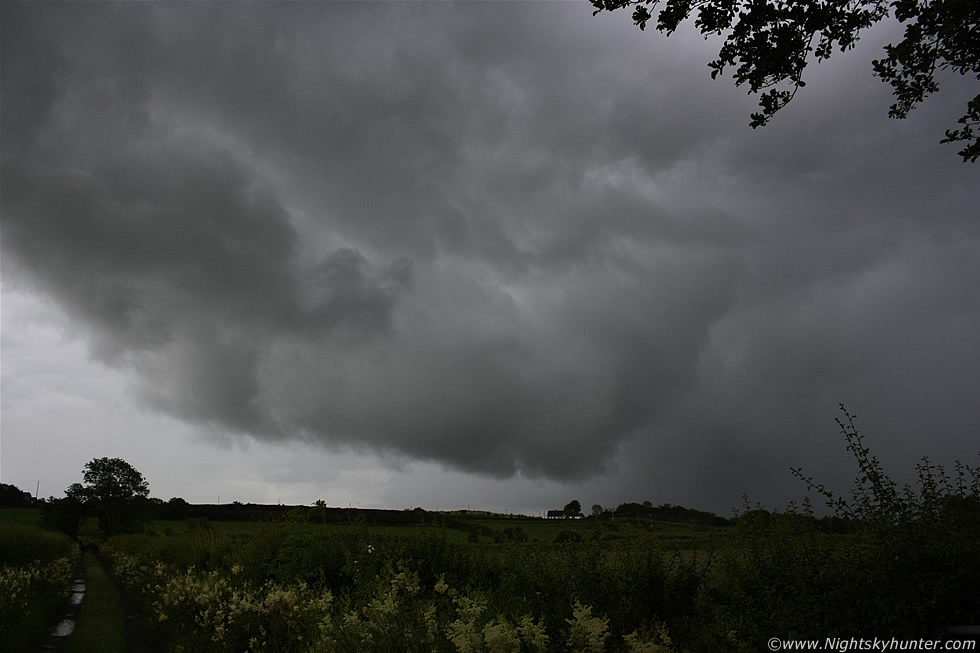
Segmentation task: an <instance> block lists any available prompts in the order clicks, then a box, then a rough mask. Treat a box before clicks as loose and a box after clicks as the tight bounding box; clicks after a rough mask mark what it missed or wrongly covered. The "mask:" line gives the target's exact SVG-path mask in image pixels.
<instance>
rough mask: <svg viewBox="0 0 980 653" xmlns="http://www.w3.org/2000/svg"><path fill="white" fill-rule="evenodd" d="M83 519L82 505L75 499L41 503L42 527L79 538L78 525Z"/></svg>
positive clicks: (51, 499)
mask: <svg viewBox="0 0 980 653" xmlns="http://www.w3.org/2000/svg"><path fill="white" fill-rule="evenodd" d="M81 519H82V503H81V502H80V501H79V500H78V499H75V498H72V497H65V498H63V499H55V498H54V497H51V498H49V499H48V500H47V501H44V502H42V503H41V526H42V527H43V528H47V529H49V530H52V531H61V532H62V533H65V534H66V535H68V536H69V537H78V523H79V521H81Z"/></svg>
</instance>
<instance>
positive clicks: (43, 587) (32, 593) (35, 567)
mask: <svg viewBox="0 0 980 653" xmlns="http://www.w3.org/2000/svg"><path fill="white" fill-rule="evenodd" d="M0 513H3V514H2V515H0V517H3V518H2V519H0V651H22V650H26V649H27V648H28V647H29V646H30V645H31V643H33V642H35V641H37V640H38V639H39V638H41V637H42V636H43V635H44V634H46V632H47V630H48V629H49V628H50V627H51V625H52V624H51V621H52V619H53V618H54V616H55V614H56V611H57V609H58V606H59V605H60V603H61V602H62V601H63V600H64V599H65V598H66V597H67V596H68V594H69V593H70V591H71V580H72V576H73V572H74V570H75V567H76V565H77V564H78V557H79V547H78V544H76V543H74V542H72V540H71V539H70V538H69V537H67V536H66V535H64V534H63V533H54V532H50V531H44V530H41V529H40V528H38V527H37V526H36V525H34V524H31V523H23V522H29V521H32V520H29V519H28V518H27V517H29V516H32V515H31V513H33V516H34V517H36V514H37V513H36V511H33V510H28V511H25V510H24V509H19V508H3V509H0Z"/></svg>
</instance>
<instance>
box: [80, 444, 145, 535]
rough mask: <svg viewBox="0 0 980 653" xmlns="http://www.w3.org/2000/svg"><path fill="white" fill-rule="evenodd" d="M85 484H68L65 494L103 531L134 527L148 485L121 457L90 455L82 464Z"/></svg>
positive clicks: (138, 520)
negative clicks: (78, 504)
mask: <svg viewBox="0 0 980 653" xmlns="http://www.w3.org/2000/svg"><path fill="white" fill-rule="evenodd" d="M82 478H83V480H84V481H85V484H84V485H82V484H80V483H72V484H71V485H70V486H69V487H68V489H67V490H65V494H66V495H67V496H68V498H70V499H74V500H77V501H79V502H80V503H81V504H83V505H84V506H85V508H86V510H87V511H88V512H90V513H92V514H94V515H96V516H97V517H98V518H99V525H100V526H101V527H102V532H103V534H104V535H105V536H106V537H108V536H109V535H113V534H115V533H120V532H126V531H132V530H137V529H138V527H139V525H140V522H141V518H142V514H143V512H144V507H145V506H144V504H145V502H146V499H147V497H148V496H149V494H150V485H149V483H147V482H146V479H144V478H143V475H142V474H140V473H139V472H138V471H136V469H135V468H134V467H133V466H132V465H130V464H129V463H127V462H126V461H125V460H123V459H122V458H94V459H92V460H90V461H89V462H87V463H86V464H85V471H84V472H83V474H82Z"/></svg>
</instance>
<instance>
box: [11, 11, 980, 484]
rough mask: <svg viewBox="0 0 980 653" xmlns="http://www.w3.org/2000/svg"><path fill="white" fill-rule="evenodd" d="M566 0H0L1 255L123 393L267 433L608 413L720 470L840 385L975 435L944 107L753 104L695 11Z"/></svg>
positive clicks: (440, 445)
mask: <svg viewBox="0 0 980 653" xmlns="http://www.w3.org/2000/svg"><path fill="white" fill-rule="evenodd" d="M583 4H584V5H585V6H584V7H576V6H565V5H555V4H544V5H538V4H530V3H529V4H512V3H506V4H497V3H486V4H478V3H470V4H463V5H446V4H442V3H439V4H427V3H423V4H419V3H411V4H395V3H383V4H381V3H379V4H374V3H367V4H364V3H361V4H349V5H348V4H340V3H323V4H320V3H310V4H302V5H289V6H288V7H286V8H284V7H277V6H274V5H263V4H250V5H228V4H219V3H215V4H195V5H182V4H175V5H171V4H145V5H92V4H85V5H61V4H39V5H28V4H20V3H4V4H3V27H2V29H3V45H2V47H3V53H2V54H3V57H2V66H3V80H4V88H3V94H2V102H3V107H2V109H3V120H2V142H3V144H4V149H3V196H2V210H3V222H2V229H3V233H2V235H3V240H2V244H3V255H4V256H3V265H4V270H3V271H4V276H5V279H23V280H25V281H26V282H27V283H30V284H32V285H33V286H34V287H36V288H37V289H38V290H39V291H41V292H43V293H46V294H48V295H50V296H52V297H53V298H55V300H56V301H57V302H58V303H59V304H61V305H62V306H63V307H65V309H66V310H67V311H68V312H69V314H70V315H72V316H73V318H74V320H75V321H76V322H77V324H78V325H79V326H80V327H81V328H82V329H84V330H85V332H86V333H87V334H88V337H89V339H90V342H91V345H92V351H93V353H94V355H95V356H97V357H98V358H99V359H100V360H103V361H105V362H106V363H108V364H111V365H115V366H121V367H125V368H130V369H133V370H135V371H136V372H137V373H138V375H139V378H140V379H141V383H140V386H139V388H138V389H137V392H138V396H139V397H140V399H141V400H142V401H143V402H144V403H145V404H146V405H148V406H151V407H153V408H155V409H158V410H161V411H164V412H166V413H168V414H171V415H174V416H177V417H179V418H181V419H185V420H187V421H191V422H196V423H207V424H213V425H215V426H218V427H220V428H224V429H228V430H230V431H232V432H235V433H240V434H248V435H252V436H254V437H259V438H272V439H286V438H302V439H306V440H310V441H315V442H322V443H324V444H325V445H327V446H335V445H345V446H353V447H355V448H367V449H371V450H377V451H383V452H387V453H392V454H395V455H405V456H409V457H416V458H421V459H427V460H435V461H439V462H443V463H446V464H449V465H452V466H456V467H458V468H460V469H464V470H469V471H475V472H481V473H488V474H492V475H500V476H506V475H510V474H514V473H516V472H520V473H522V474H525V475H528V476H544V477H550V478H559V479H565V478H581V477H584V476H587V475H590V474H594V473H597V472H602V471H603V470H608V469H611V468H610V465H616V464H619V465H621V466H625V467H626V468H627V469H626V470H625V472H624V479H626V478H627V477H630V474H629V473H628V472H629V469H634V468H635V467H636V466H637V465H638V464H639V463H637V462H636V461H629V460H627V461H620V462H619V463H616V455H617V453H618V452H621V451H622V450H623V447H624V446H633V447H638V448H639V449H642V450H647V449H648V450H650V451H652V452H657V453H656V455H657V456H658V464H666V465H668V466H670V467H674V468H677V467H678V466H681V467H682V468H683V469H685V470H687V476H688V477H689V478H691V479H692V480H691V483H692V485H694V486H697V487H699V488H700V489H699V490H698V496H699V497H701V498H703V500H705V501H714V500H717V499H718V497H721V496H731V493H732V492H733V491H734V492H738V491H740V489H742V488H740V487H739V483H740V482H745V479H746V478H753V475H755V476H754V478H753V481H752V482H761V483H765V482H767V479H770V478H771V474H772V473H774V472H773V470H776V469H780V470H784V469H785V466H784V463H786V462H788V463H792V464H799V463H800V462H802V461H800V460H796V459H793V457H792V455H793V454H797V453H799V454H802V455H804V456H806V457H808V459H809V460H819V459H820V455H821V454H820V451H819V449H820V448H819V447H818V446H817V445H816V444H814V442H815V440H814V435H815V434H816V433H826V432H827V431H828V429H827V424H828V422H830V420H831V419H832V417H833V408H834V406H835V405H836V402H837V401H839V400H842V399H843V400H847V401H849V402H852V403H853V402H857V403H859V404H860V405H861V407H862V412H864V413H868V412H872V411H873V412H874V413H877V414H878V415H879V417H880V420H881V421H880V424H881V425H882V426H887V427H888V428H894V429H896V431H897V433H898V435H897V437H899V438H904V440H903V441H904V442H907V443H918V444H920V445H921V446H920V447H919V448H920V449H923V450H922V451H919V450H916V451H915V452H913V453H915V454H918V453H926V452H928V451H929V450H930V449H928V448H927V434H925V433H915V432H913V431H912V430H911V428H910V425H911V422H910V421H909V419H908V409H907V405H908V403H909V402H911V401H913V400H914V399H915V398H917V397H921V398H922V399H923V403H924V404H925V405H924V406H922V407H921V408H920V409H919V410H920V411H926V412H928V413H929V414H930V415H931V416H933V417H935V418H936V419H937V420H938V422H937V423H936V426H938V427H940V428H941V429H942V433H943V434H944V436H943V438H944V440H943V443H942V444H941V446H940V448H941V449H942V453H943V454H953V455H964V454H963V451H962V449H963V444H964V443H965V442H969V441H970V440H969V438H971V437H973V433H972V429H974V428H975V426H976V424H977V421H978V420H977V418H978V412H977V408H976V407H975V406H974V405H973V404H972V403H971V402H969V401H967V400H966V397H969V396H977V395H978V394H980V393H978V392H977V390H978V388H977V387H976V385H977V380H976V378H975V374H973V373H972V372H971V370H975V369H977V365H978V364H980V351H978V346H977V344H976V340H975V338H973V337H971V335H970V334H971V333H973V332H975V331H976V328H977V326H978V321H980V315H978V302H977V296H976V292H975V290H974V289H973V288H974V286H975V282H976V280H977V279H978V278H980V269H978V268H980V265H978V264H977V260H980V256H978V254H980V232H978V228H977V226H976V225H977V221H976V214H977V209H978V205H977V200H976V197H975V194H972V193H971V192H970V190H969V189H970V187H971V185H972V184H973V182H975V177H976V173H975V172H974V171H971V170H967V169H965V168H964V167H962V166H960V165H959V164H958V163H956V162H955V161H953V156H952V154H951V153H950V152H948V151H945V150H941V149H938V148H936V147H935V146H934V140H935V133H934V132H935V130H936V129H937V125H938V124H940V122H941V120H940V119H939V118H937V119H936V120H932V118H933V117H934V116H939V115H941V113H942V112H941V109H942V107H939V108H936V109H929V110H927V111H923V112H922V113H926V114H927V115H928V116H929V119H930V120H932V121H931V122H929V123H928V124H926V125H924V127H923V129H924V130H925V131H926V133H927V135H928V136H929V137H928V138H922V137H919V136H918V135H917V133H916V132H915V131H914V129H912V128H911V127H908V126H907V125H903V127H902V130H901V131H899V132H898V133H900V134H902V135H903V137H904V138H906V140H903V141H902V142H901V143H899V144H896V143H895V142H894V141H895V138H896V136H895V134H896V132H894V131H892V132H889V131H887V130H886V129H885V127H883V126H882V125H883V124H884V125H887V124H888V123H885V122H884V117H883V116H884V111H883V109H882V108H881V106H876V105H875V104H874V103H875V102H880V101H881V100H882V99H883V98H884V99H887V93H884V92H882V93H878V94H877V95H875V94H872V95H871V96H870V98H871V99H869V100H862V101H855V102H854V103H853V104H851V105H849V106H848V107H847V110H846V112H843V113H842V114H841V115H838V116H835V115H832V114H828V113H826V112H824V113H819V112H814V113H813V114H812V115H811V116H807V117H806V119H804V120H801V119H800V117H799V114H797V117H796V118H793V116H792V114H791V115H790V116H788V117H787V118H786V120H783V121H782V122H779V123H778V124H776V125H774V126H773V127H771V128H768V129H767V130H766V132H765V133H759V134H756V133H753V132H751V131H750V130H748V129H746V128H745V126H744V123H745V115H746V113H747V110H749V109H750V108H751V103H750V102H745V101H744V99H745V98H743V97H742V94H741V93H739V92H734V91H732V89H730V88H728V87H727V86H725V85H723V84H720V83H717V84H715V85H710V84H709V85H699V84H697V83H695V82H692V81H691V80H692V79H700V78H702V77H705V73H704V69H703V61H705V60H707V58H709V57H710V51H707V50H703V49H699V48H700V47H701V46H700V44H699V42H698V41H697V40H696V39H695V40H686V41H685V40H683V39H684V37H683V36H681V37H680V39H675V41H676V42H669V43H667V44H663V43H660V40H659V39H657V38H656V35H643V34H638V33H634V32H635V30H631V29H630V28H629V26H628V25H626V26H625V27H626V28H627V29H617V28H616V27H615V26H614V24H613V23H610V22H609V21H608V20H607V21H601V20H599V19H591V17H590V12H589V11H588V5H587V3H583ZM627 22H628V21H627ZM651 37H652V38H651ZM655 39H656V40H655ZM664 53H673V54H675V55H677V54H678V53H684V54H686V57H683V56H675V57H669V58H668V57H665V56H661V55H663V54H664ZM855 56H857V55H855ZM686 58H690V59H692V60H693V61H696V62H697V63H679V62H683V61H685V59H686ZM671 62H673V63H671ZM863 83H864V84H867V85H870V84H874V83H876V82H874V80H872V79H871V77H870V75H868V76H866V77H865V78H864V79H863ZM855 88H856V87H855V86H854V85H853V84H850V82H849V80H844V82H842V83H841V86H840V87H839V88H837V89H836V91H834V89H833V88H831V89H829V91H830V93H829V95H832V93H833V92H836V93H838V94H839V95H837V96H834V97H836V98H837V99H838V101H839V103H841V102H845V101H847V100H848V98H849V97H850V94H852V93H853V92H854V91H855ZM825 101H826V96H825V97H822V98H821V100H820V103H819V106H822V107H825V106H826V104H825ZM805 102H807V98H806V97H802V98H801V99H799V100H798V101H797V103H798V104H802V103H805ZM883 106H887V102H885V103H884V105H883ZM794 109H795V107H794ZM781 120H782V117H781ZM937 121H940V122H937ZM928 130H933V131H932V132H929V131H928ZM880 152H886V153H887V156H884V157H883V156H881V155H880ZM814 157H815V158H816V160H817V161H818V163H815V162H814ZM937 413H938V414H937ZM889 415H893V416H894V417H889ZM831 426H832V423H831ZM915 426H922V424H918V425H915ZM788 430H789V431H791V433H789V434H788ZM830 430H831V431H832V429H830ZM630 443H632V444H630ZM932 446H933V444H932V443H928V447H932ZM967 453H970V452H967ZM739 468H741V469H742V470H744V473H743V474H741V475H739V474H738V473H735V472H733V471H731V470H733V469H739ZM719 470H726V471H725V473H722V474H719ZM756 472H758V473H757V474H756ZM709 474H710V476H711V478H712V479H713V480H711V481H708V480H699V479H706V478H707V475H709ZM634 477H635V475H634ZM624 482H626V481H624ZM630 482H638V483H649V484H650V487H651V488H655V487H657V485H656V483H657V481H656V480H650V479H643V478H642V474H641V475H640V480H636V478H633V480H632V481H630ZM736 496H737V495H736Z"/></svg>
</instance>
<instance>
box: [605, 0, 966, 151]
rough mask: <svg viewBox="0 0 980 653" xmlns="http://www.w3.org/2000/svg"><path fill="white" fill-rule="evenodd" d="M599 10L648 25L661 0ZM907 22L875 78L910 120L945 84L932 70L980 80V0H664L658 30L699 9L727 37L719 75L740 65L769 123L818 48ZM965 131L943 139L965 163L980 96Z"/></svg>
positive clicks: (740, 80) (622, 0) (738, 79)
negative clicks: (628, 10)
mask: <svg viewBox="0 0 980 653" xmlns="http://www.w3.org/2000/svg"><path fill="white" fill-rule="evenodd" d="M589 1H590V2H591V3H592V5H593V6H594V7H595V8H596V10H595V12H593V15H595V14H598V13H599V12H601V11H614V10H617V9H623V8H625V7H633V8H634V11H633V22H634V23H635V24H636V25H638V26H639V27H640V29H641V30H642V29H645V28H646V25H647V22H649V21H650V20H652V18H653V15H652V14H651V13H650V7H656V6H657V5H658V4H659V1H660V0H589ZM892 10H893V11H894V16H895V18H897V19H898V21H899V22H900V23H902V24H904V25H905V38H904V39H903V40H902V41H901V42H900V43H899V44H898V45H893V44H889V45H887V46H885V57H884V58H883V59H878V60H876V61H873V62H872V65H873V67H874V74H875V76H877V77H879V78H880V79H881V80H882V81H883V82H886V83H887V84H889V85H891V87H892V89H893V92H894V95H895V98H896V102H895V104H893V105H892V106H891V107H890V109H889V111H888V115H889V116H890V117H892V118H905V117H906V116H908V113H909V111H911V110H912V109H914V108H915V106H916V105H917V104H919V103H920V102H922V100H924V99H925V98H926V96H928V95H930V94H931V93H935V92H936V91H938V90H939V84H938V83H937V82H936V79H935V73H936V71H937V70H950V71H954V72H958V73H959V74H960V75H975V76H976V77H977V79H980V2H978V1H977V0H852V1H849V2H844V1H843V0H666V2H664V4H663V8H662V9H661V10H660V13H659V14H658V15H657V30H658V31H660V32H664V33H666V34H667V35H668V36H670V34H672V33H673V32H674V31H675V30H676V29H677V28H678V26H679V25H680V24H681V23H682V22H684V21H685V20H687V19H688V18H690V16H691V14H692V13H694V12H695V11H696V12H697V18H696V19H695V20H694V25H695V27H697V28H698V29H699V30H700V32H701V34H703V35H705V38H707V37H708V36H709V35H713V36H720V37H723V38H724V42H723V44H722V46H721V50H720V51H719V52H718V58H717V59H715V60H714V61H711V62H709V63H708V67H709V68H711V77H712V78H715V77H716V76H717V75H718V74H719V73H722V72H723V71H724V70H725V68H727V67H729V66H733V67H735V73H734V77H735V85H736V86H741V85H742V84H748V86H749V92H750V93H759V92H760V91H763V90H765V89H768V90H765V91H764V92H763V93H762V95H761V96H760V98H759V106H760V107H761V108H762V111H761V112H760V113H753V114H752V116H751V118H752V121H751V122H750V123H749V124H750V125H751V126H752V127H753V128H755V127H759V126H763V125H765V124H766V123H768V122H769V119H770V118H772V117H773V115H775V113H776V112H777V111H779V110H780V109H782V108H783V107H785V106H786V105H787V104H788V103H789V102H790V100H792V99H793V97H794V96H795V95H796V92H797V91H798V90H799V89H801V88H803V87H804V86H805V85H806V83H805V82H804V81H803V71H804V69H805V68H806V66H807V64H808V63H809V60H810V58H811V55H812V56H813V57H815V58H816V60H817V61H818V62H820V61H823V60H824V59H828V58H830V55H831V53H832V52H833V50H834V48H837V49H839V50H840V51H841V52H845V51H847V50H849V49H851V48H853V47H854V44H855V43H857V41H858V38H859V36H860V34H861V31H862V30H865V29H867V28H869V27H871V26H872V25H874V24H876V23H878V22H879V21H881V20H883V19H885V18H887V17H888V16H889V14H890V13H891V12H892ZM958 122H959V124H960V125H962V128H960V129H947V130H946V137H945V138H943V139H942V140H941V141H940V142H942V143H952V142H960V143H964V144H965V147H964V149H962V150H960V151H959V152H958V154H959V155H960V156H961V157H963V161H964V162H965V161H970V162H975V161H976V160H977V159H978V158H980V95H977V96H976V97H974V98H973V99H972V100H969V101H968V102H967V110H966V113H965V114H964V115H963V117H961V118H960V119H959V121H958Z"/></svg>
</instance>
